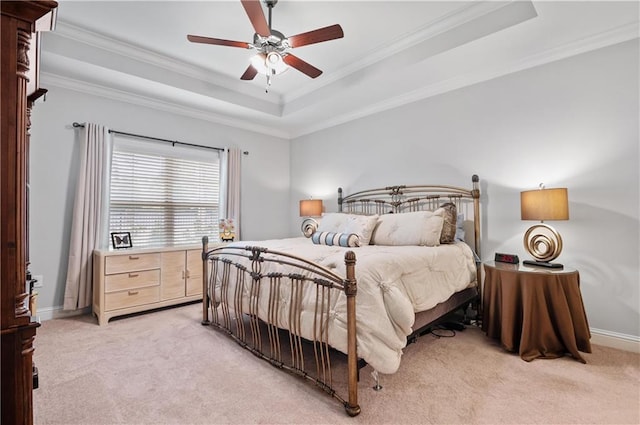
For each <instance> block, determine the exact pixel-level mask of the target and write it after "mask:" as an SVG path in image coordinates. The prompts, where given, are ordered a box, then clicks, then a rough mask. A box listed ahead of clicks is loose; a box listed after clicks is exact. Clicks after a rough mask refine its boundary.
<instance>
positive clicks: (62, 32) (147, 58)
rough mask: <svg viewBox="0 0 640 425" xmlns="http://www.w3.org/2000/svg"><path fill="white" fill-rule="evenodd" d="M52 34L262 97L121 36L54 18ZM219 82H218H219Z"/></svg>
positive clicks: (242, 92)
mask: <svg viewBox="0 0 640 425" xmlns="http://www.w3.org/2000/svg"><path fill="white" fill-rule="evenodd" d="M52 34H54V35H55V36H60V37H63V38H67V39H69V40H72V41H75V42H79V43H83V44H86V45H88V46H91V47H95V48H98V49H101V50H105V51H107V52H110V53H114V54H116V55H120V56H122V57H125V58H128V59H131V60H134V61H138V62H143V63H146V64H149V65H152V66H155V67H158V68H161V69H165V70H168V71H171V72H175V73H177V74H180V75H184V76H186V77H189V78H193V79H196V80H200V81H204V82H206V83H209V84H213V85H217V86H220V85H223V86H225V87H227V88H229V87H233V90H234V91H236V92H239V93H241V94H242V95H245V96H250V97H253V98H256V99H259V100H260V101H264V100H265V99H264V98H263V97H261V96H257V95H256V93H255V91H253V90H248V89H246V88H243V85H242V84H239V83H238V81H237V80H236V79H231V78H229V77H228V76H226V75H224V74H221V73H219V72H216V71H213V70H209V69H205V68H202V67H199V66H197V65H193V64H190V63H186V62H183V61H179V60H177V59H174V58H171V57H169V56H165V55H163V54H160V53H156V52H154V51H151V50H148V49H145V48H141V47H138V46H135V45H132V44H129V43H126V42H124V41H121V40H116V39H114V38H111V37H107V36H105V35H102V34H98V33H96V32H93V31H91V30H89V29H86V28H82V27H79V26H77V25H74V24H71V23H69V22H65V21H63V20H58V21H57V22H56V30H55V32H52ZM221 82H222V84H221ZM266 101H268V102H271V103H274V104H276V105H281V104H282V102H283V100H282V96H275V101H274V100H271V99H266Z"/></svg>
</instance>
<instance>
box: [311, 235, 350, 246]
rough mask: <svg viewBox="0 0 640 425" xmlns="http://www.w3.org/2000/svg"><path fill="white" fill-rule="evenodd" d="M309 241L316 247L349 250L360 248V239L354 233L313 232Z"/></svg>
mask: <svg viewBox="0 0 640 425" xmlns="http://www.w3.org/2000/svg"><path fill="white" fill-rule="evenodd" d="M311 240H312V241H313V243H315V244H317V245H338V246H344V247H349V248H355V247H358V246H360V238H359V237H358V235H356V234H355V233H334V232H315V233H314V234H313V235H311Z"/></svg>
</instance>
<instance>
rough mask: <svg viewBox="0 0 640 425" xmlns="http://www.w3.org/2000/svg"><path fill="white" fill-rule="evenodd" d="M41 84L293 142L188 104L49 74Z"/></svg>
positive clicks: (283, 134) (276, 132)
mask: <svg viewBox="0 0 640 425" xmlns="http://www.w3.org/2000/svg"><path fill="white" fill-rule="evenodd" d="M41 81H42V83H43V85H47V86H53V87H59V88H63V89H68V90H73V91H77V92H80V93H84V94H90V95H93V96H99V97H103V98H106V99H110V100H116V101H119V102H125V103H130V104H133V105H137V106H143V107H147V108H151V109H156V110H159V111H164V112H169V113H172V114H176V115H183V116H186V117H189V118H195V119H199V120H203V121H209V122H213V123H216V124H221V125H225V126H228V127H233V128H239V129H243V130H248V131H252V132H256V133H260V134H265V135H268V136H274V137H279V138H283V139H287V140H289V139H290V134H289V133H287V132H286V131H283V130H281V129H278V128H275V127H272V126H263V125H257V124H254V123H252V122H250V121H247V120H242V119H233V118H230V117H228V116H225V115H221V114H219V113H216V112H212V111H209V110H206V111H205V110H201V109H195V108H192V107H189V106H188V105H184V104H178V103H174V102H166V101H162V100H159V99H154V98H150V97H147V96H141V95H138V94H133V93H130V92H125V91H122V90H118V89H114V88H111V87H106V86H103V85H99V84H94V83H88V82H86V81H79V80H76V79H71V78H67V77H63V76H60V75H57V74H51V73H48V72H42V73H41Z"/></svg>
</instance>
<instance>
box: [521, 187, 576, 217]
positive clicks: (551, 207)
mask: <svg viewBox="0 0 640 425" xmlns="http://www.w3.org/2000/svg"><path fill="white" fill-rule="evenodd" d="M520 218H521V219H522V220H540V221H544V220H569V198H568V195H567V189H566V188H557V189H536V190H527V191H524V192H520Z"/></svg>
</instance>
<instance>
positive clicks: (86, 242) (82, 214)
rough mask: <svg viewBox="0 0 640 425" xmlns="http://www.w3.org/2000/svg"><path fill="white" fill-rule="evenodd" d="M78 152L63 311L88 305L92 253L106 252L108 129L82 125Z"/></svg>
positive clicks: (89, 303) (108, 162)
mask: <svg viewBox="0 0 640 425" xmlns="http://www.w3.org/2000/svg"><path fill="white" fill-rule="evenodd" d="M80 149H81V150H80V168H79V171H78V182H77V187H76V198H75V202H74V207H73V222H72V224H71V240H70V242H69V264H68V266H67V280H66V286H65V291H64V309H65V310H77V309H82V308H85V307H88V306H90V305H91V302H92V284H93V261H92V254H93V250H94V249H104V248H107V237H106V232H107V220H108V219H107V214H108V210H109V208H108V205H107V204H108V197H109V169H110V163H111V149H112V141H111V135H110V134H109V130H108V128H106V127H104V126H101V125H97V124H90V123H87V124H85V128H84V138H83V140H82V141H81V148H80Z"/></svg>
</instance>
